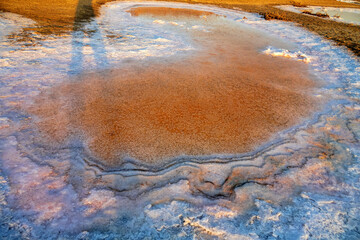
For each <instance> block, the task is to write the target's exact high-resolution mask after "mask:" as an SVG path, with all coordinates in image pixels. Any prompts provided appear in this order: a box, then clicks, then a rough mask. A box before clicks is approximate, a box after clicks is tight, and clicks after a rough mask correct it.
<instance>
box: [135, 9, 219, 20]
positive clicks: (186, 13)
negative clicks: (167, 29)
mask: <svg viewBox="0 0 360 240" xmlns="http://www.w3.org/2000/svg"><path fill="white" fill-rule="evenodd" d="M128 12H129V13H130V14H131V16H134V17H137V16H156V17H171V18H173V17H186V18H192V17H196V18H199V17H203V16H210V15H215V14H214V13H212V12H206V11H200V10H194V9H186V8H168V7H136V8H131V9H130V10H128Z"/></svg>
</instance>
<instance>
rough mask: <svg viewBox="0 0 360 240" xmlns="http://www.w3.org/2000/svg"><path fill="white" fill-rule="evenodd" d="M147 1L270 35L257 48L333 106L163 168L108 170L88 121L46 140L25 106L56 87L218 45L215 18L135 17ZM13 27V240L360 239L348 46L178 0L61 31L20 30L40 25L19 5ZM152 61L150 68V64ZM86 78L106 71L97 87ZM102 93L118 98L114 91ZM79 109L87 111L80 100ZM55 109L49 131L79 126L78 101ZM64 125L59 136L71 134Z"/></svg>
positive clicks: (8, 150) (4, 117) (6, 186)
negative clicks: (312, 84)
mask: <svg viewBox="0 0 360 240" xmlns="http://www.w3.org/2000/svg"><path fill="white" fill-rule="evenodd" d="M139 6H144V7H150V6H156V7H170V8H179V7H181V8H190V9H196V10H201V11H205V12H214V13H215V14H217V15H219V16H225V17H226V18H224V17H223V19H222V21H224V22H226V23H228V24H229V26H233V27H234V28H232V29H242V31H244V32H245V33H248V34H249V35H250V36H259V35H260V36H261V35H263V36H266V37H264V38H263V39H260V40H257V41H256V42H254V46H255V47H254V48H253V49H254V51H255V52H254V53H253V54H258V55H259V57H260V59H261V58H266V59H273V61H274V63H278V64H286V63H287V62H289V64H290V65H292V66H295V67H296V66H300V67H301V66H302V67H301V68H302V71H304V76H306V75H309V76H311V79H314V80H315V81H317V82H318V84H317V85H316V86H317V87H316V88H314V90H313V91H311V92H310V93H308V94H311V95H312V96H313V97H314V98H317V99H319V100H318V101H319V102H321V103H325V105H324V106H323V107H319V109H318V113H315V114H306V115H305V116H303V118H302V121H300V122H297V125H296V126H294V127H290V126H288V127H290V128H288V129H285V130H284V129H283V130H282V131H281V132H279V133H276V134H272V137H271V138H270V139H269V140H268V141H265V142H263V144H262V145H261V146H260V147H257V148H256V149H254V151H252V152H248V153H243V154H236V153H234V154H219V153H218V154H216V155H211V154H210V155H209V154H208V155H197V156H191V155H187V156H180V157H175V158H172V160H171V161H166V162H164V163H163V164H161V165H152V164H143V163H141V162H139V161H136V160H134V159H133V158H123V162H122V163H121V164H119V165H117V166H116V168H111V169H106V168H104V165H103V164H101V162H99V158H97V157H96V156H93V155H92V154H91V149H88V146H87V144H86V138H84V137H81V136H85V137H86V134H85V135H82V134H83V133H82V132H80V133H79V132H76V131H78V130H76V126H75V129H74V128H71V129H70V130H69V131H70V132H71V131H72V132H74V133H76V134H75V135H74V136H75V137H72V138H70V139H69V140H68V141H66V142H61V141H60V144H53V143H52V142H51V141H48V140H47V139H46V141H44V139H43V136H44V135H42V132H41V128H37V127H34V126H36V124H35V125H34V123H37V122H39V121H41V118H39V116H41V115H33V114H30V113H29V112H28V111H26V108H25V107H24V106H29V105H33V104H34V103H35V104H36V99H39V94H40V93H41V92H43V93H42V94H44V92H45V93H49V92H50V93H51V91H54V90H53V89H54V86H55V89H57V88H58V89H59V92H60V93H63V91H61V89H62V88H64V87H63V86H64V85H63V84H64V83H66V84H70V86H71V85H73V86H78V88H75V89H76V90H79V89H80V90H81V87H82V86H84V88H85V89H87V88H86V87H87V86H93V87H94V86H95V87H94V88H93V89H94V90H95V91H96V92H97V93H99V91H100V90H101V89H103V90H104V88H103V87H105V83H104V84H102V82H101V81H106V79H109V78H110V79H116V76H119V75H120V73H119V72H117V71H118V70H119V69H122V67H123V66H129V65H132V66H133V67H134V68H135V70H131V71H135V72H136V71H139V72H140V73H142V72H144V71H143V69H142V68H144V67H146V66H150V67H151V66H154V65H152V64H154V63H160V64H161V65H162V66H163V64H164V63H167V64H169V63H171V61H175V62H176V61H179V59H180V60H182V59H187V58H188V57H189V56H194V54H195V55H196V54H197V53H199V52H200V53H201V51H203V50H204V49H206V48H204V44H203V42H196V41H195V40H196V38H194V37H193V36H194V35H195V36H200V37H201V36H209V35H207V34H210V36H211V34H212V31H213V32H214V31H216V28H214V25H211V24H212V23H209V22H207V21H211V20H207V21H204V19H202V20H200V21H199V20H198V19H192V18H191V19H184V18H183V17H182V16H180V17H179V16H178V17H176V18H175V19H167V17H165V18H160V17H159V18H156V19H154V17H153V16H148V17H132V16H131V14H130V13H129V12H128V11H129V10H130V9H131V8H134V7H139ZM244 17H245V18H244ZM210 19H211V17H210ZM202 21H203V22H202ZM0 22H1V25H0V26H1V28H2V29H1V34H2V36H1V39H2V40H1V45H0V47H1V68H0V73H1V96H2V97H1V100H0V103H1V119H0V120H1V127H0V134H1V174H2V176H3V177H2V178H1V181H0V204H1V205H0V206H1V212H0V214H1V219H2V220H1V221H2V224H1V231H0V233H1V234H2V235H1V237H2V238H9V239H15V238H31V239H40V238H43V239H49V238H50V239H51V238H65V239H73V238H75V237H77V238H94V239H96V238H108V239H115V238H119V237H121V238H130V239H131V238H132V239H142V238H144V237H149V238H156V239H161V238H166V239H168V238H180V239H192V238H194V237H195V238H207V237H208V238H209V237H212V238H234V239H239V238H240V239H241V238H244V239H264V238H266V237H269V238H276V237H279V238H280V239H300V238H307V237H308V238H327V239H329V238H346V239H356V238H358V237H359V234H358V228H359V225H358V221H357V219H358V218H359V210H358V209H359V204H358V201H357V199H358V197H359V195H360V194H359V193H360V192H359V172H360V168H359V166H360V165H359V136H360V129H359V115H360V105H359V97H360V96H359V87H360V85H359V82H358V79H359V76H360V64H359V62H358V59H357V58H356V57H354V56H352V55H351V54H350V53H349V52H347V51H346V50H345V49H341V48H338V47H336V46H334V45H332V44H331V43H329V42H328V41H326V40H323V39H321V38H319V37H318V36H315V35H313V34H311V33H309V32H307V31H305V30H302V29H299V28H297V27H295V26H294V25H292V24H289V23H282V22H278V21H271V22H269V21H265V20H263V19H261V18H259V17H257V16H256V15H252V14H248V13H243V12H239V11H232V10H225V9H220V8H215V7H208V6H202V5H186V4H177V3H152V2H146V3H134V2H125V3H124V2H121V3H116V2H115V3H111V4H107V5H104V6H103V7H102V9H101V15H100V16H99V17H97V18H95V19H93V18H89V19H88V21H85V22H83V23H81V24H80V25H79V27H78V28H76V29H75V31H74V32H73V33H71V34H64V35H61V36H58V35H56V36H55V35H50V36H44V35H39V34H38V33H36V32H32V31H31V30H25V32H22V33H21V34H20V33H19V32H20V31H21V29H22V27H26V26H28V25H31V24H33V22H31V21H30V20H27V19H24V18H22V17H20V16H17V15H13V14H9V13H1V15H0ZM234 34H235V33H234ZM24 36H25V37H24ZM235 36H236V34H235ZM194 39H195V40H194ZM199 39H202V38H199ZM210 46H211V44H210ZM226 46H231V44H230V43H228V45H226ZM240 50H241V49H240ZM240 50H239V51H240ZM225 53H226V51H225ZM226 56H227V55H226ZM230 56H231V55H230ZM164 59H165V60H164ZM166 59H171V61H169V60H166ZM174 59H175V60H174ZM220 59H221V58H220ZM225 59H226V58H225ZM215 60H219V59H215ZM245 60H246V59H245ZM138 62H142V63H147V65H144V66H142V68H139V67H138V66H137V63H138ZM269 64H270V63H269ZM155 66H158V65H155ZM110 69H112V70H110ZM114 69H117V70H116V71H114ZM127 69H128V68H127ZM180 69H182V68H180ZM249 69H251V68H248V69H245V70H249ZM106 70H110V72H111V73H107V72H106ZM167 71H168V70H167ZM172 71H174V70H172ZM279 71H280V70H279ZM164 72H165V73H166V71H164ZM84 73H86V75H82V74H84ZM175 73H176V71H175ZM234 73H237V72H236V71H235V72H234ZM286 73H287V72H286V71H284V72H283V74H286ZM99 75H100V76H104V77H103V78H100V77H98V76H99ZM79 76H95V77H96V78H95V80H96V81H95V82H97V85H94V84H90V83H91V81H89V82H90V83H89V82H88V81H87V78H86V77H85V78H84V77H79ZM249 77H251V75H249ZM127 79H129V78H127ZM300 79H301V78H300ZM92 81H93V80H92ZM114 81H115V80H112V81H109V82H107V83H106V84H109V86H110V88H105V90H106V92H109V91H111V90H114V88H113V86H114V85H112V84H111V83H112V82H114ZM116 81H117V80H116ZM292 81H294V80H292ZM89 84H90V85H89ZM57 86H59V87H57ZM65 86H66V85H65ZM222 87H223V86H222ZM294 88H296V85H294ZM219 89H223V88H219ZM140 90H141V88H140ZM190 90H191V89H190ZM142 91H143V90H142ZM190 92H191V91H190ZM75 93H76V91H75ZM100 93H101V92H100ZM57 94H58V93H57V91H54V94H53V95H51V94H49V95H46V94H45V96H46V98H45V100H47V101H46V102H44V104H43V105H46V104H47V103H49V102H51V101H55V102H57V101H58V100H57V99H60V100H63V101H64V102H72V101H73V102H76V101H78V99H79V96H81V95H79V94H70V95H69V94H58V95H60V96H57ZM40 96H41V95H40ZM99 96H109V95H108V94H104V95H102V94H100V95H99ZM95 99H96V98H95ZM102 99H103V100H104V102H105V103H107V102H109V105H110V107H111V106H112V102H111V101H112V100H111V99H109V98H104V97H102ZM50 100H51V101H50ZM40 101H41V98H40ZM60 102H61V101H60ZM39 106H42V104H41V102H40V104H39ZM52 106H55V107H53V109H51V107H52ZM72 107H73V108H71V109H74V110H75V111H74V112H75V113H76V109H77V108H78V105H76V104H75V105H72ZM90 107H91V106H90ZM49 108H50V110H52V111H50V110H49V111H46V113H47V114H48V117H50V118H51V117H52V116H54V115H56V114H60V116H59V117H56V118H53V120H52V121H49V122H48V123H47V124H48V125H50V127H49V128H45V129H50V130H51V129H53V128H52V126H53V125H59V126H63V125H65V126H66V125H67V122H66V121H65V122H64V121H63V120H66V119H67V116H66V115H61V114H64V113H66V112H67V109H66V105H60V106H57V105H56V104H55V105H50V106H49ZM64 109H65V110H66V111H62V110H64ZM90 109H91V108H90ZM102 109H104V108H102ZM102 109H100V110H99V111H101V110H102ZM105 109H106V108H105ZM208 109H209V108H208ZM208 109H207V110H208ZM285 112H286V111H285ZM91 113H92V114H93V115H96V114H97V112H96V111H91ZM288 114H290V113H289V112H288ZM99 115H100V114H99ZM95 119H96V118H95ZM90 124H93V125H94V126H95V125H96V122H90ZM259 127H260V126H259ZM56 129H57V128H55V130H56ZM60 129H63V128H60ZM55 130H54V131H53V132H50V136H51V133H52V134H54V136H57V135H58V134H60V135H61V134H62V133H63V132H62V131H59V132H56V131H55ZM39 131H40V132H39ZM85 132H86V131H85ZM45 135H49V132H46V131H45ZM76 136H80V137H76ZM50 139H54V137H53V138H50ZM147 141H150V142H151V140H147ZM153 141H154V142H156V139H154V140H153ZM165 142H166V141H165ZM89 153H90V154H89ZM304 216H306V217H304ZM289 223H291V224H289Z"/></svg>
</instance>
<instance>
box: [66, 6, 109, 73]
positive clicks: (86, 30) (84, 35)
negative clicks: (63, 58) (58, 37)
mask: <svg viewBox="0 0 360 240" xmlns="http://www.w3.org/2000/svg"><path fill="white" fill-rule="evenodd" d="M86 39H88V40H87V41H86V42H85V40H86ZM86 46H90V48H91V49H92V52H93V53H92V54H93V57H94V60H95V63H96V67H97V68H98V69H105V68H107V66H108V60H107V54H106V49H105V46H104V40H103V37H102V35H101V32H100V29H99V26H98V24H97V22H96V19H95V12H94V9H93V7H92V0H79V2H78V4H77V7H76V12H75V19H74V26H73V31H72V42H71V47H72V52H71V62H70V67H69V75H74V74H80V73H82V72H83V70H84V68H85V67H86V66H85V65H84V64H85V62H84V55H85V54H84V48H85V47H86Z"/></svg>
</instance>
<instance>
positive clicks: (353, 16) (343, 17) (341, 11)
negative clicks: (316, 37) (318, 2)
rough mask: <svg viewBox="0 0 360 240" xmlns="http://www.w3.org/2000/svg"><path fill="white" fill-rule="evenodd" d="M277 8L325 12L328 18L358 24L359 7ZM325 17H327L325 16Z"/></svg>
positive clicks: (359, 23)
mask: <svg viewBox="0 0 360 240" xmlns="http://www.w3.org/2000/svg"><path fill="white" fill-rule="evenodd" d="M278 8H280V9H282V10H286V11H290V12H296V13H302V12H303V11H310V12H311V13H312V14H316V13H321V14H327V15H328V16H329V18H328V19H330V20H334V21H338V22H344V23H351V24H356V25H360V9H355V8H333V7H315V6H309V7H294V6H289V5H285V6H278ZM325 19H327V18H325Z"/></svg>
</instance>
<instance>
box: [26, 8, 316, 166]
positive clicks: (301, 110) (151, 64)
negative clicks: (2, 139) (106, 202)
mask: <svg viewBox="0 0 360 240" xmlns="http://www.w3.org/2000/svg"><path fill="white" fill-rule="evenodd" d="M156 11H158V9H157V10H156ZM213 27H214V29H213V30H212V31H211V32H200V31H198V32H196V33H191V34H192V37H193V39H194V41H195V42H196V44H199V45H200V46H201V47H200V48H201V50H199V51H198V52H196V54H192V55H190V56H182V57H178V58H177V57H168V58H159V59H156V60H154V59H153V60H151V61H149V60H143V61H138V62H130V63H127V64H124V65H123V66H122V68H121V69H117V70H113V71H111V72H108V73H106V74H105V73H98V74H88V75H84V76H82V77H81V79H80V80H79V79H78V80H77V81H73V82H69V83H64V84H63V85H60V86H57V87H55V88H53V89H51V90H50V91H48V92H44V93H42V94H41V95H40V96H38V97H37V99H36V101H35V104H34V105H33V106H31V107H30V108H29V109H28V111H30V112H31V113H33V114H35V115H37V116H38V117H39V119H38V122H37V124H38V126H39V129H40V130H41V131H42V132H43V133H44V134H45V135H46V136H51V138H50V139H52V140H56V141H57V142H62V141H64V140H65V139H66V138H67V137H69V136H71V135H73V134H82V135H83V136H84V137H85V139H86V140H85V142H86V143H87V146H88V148H89V150H90V152H91V153H92V154H94V155H95V156H96V157H97V158H98V159H100V161H102V162H103V164H104V165H108V166H116V165H118V164H121V163H122V162H123V157H125V156H129V157H132V158H136V159H139V160H141V161H143V162H146V163H162V162H164V161H166V160H167V159H169V158H171V157H175V156H178V155H183V154H186V155H207V154H222V153H242V152H246V151H250V150H253V149H254V148H255V147H256V146H258V145H259V144H261V143H264V142H265V141H267V140H268V139H269V138H270V137H271V136H272V135H273V134H274V133H276V132H278V131H280V130H283V129H286V128H289V127H290V126H292V125H294V124H296V123H299V121H301V119H302V118H304V117H307V116H309V114H310V113H311V112H312V111H313V110H314V106H315V104H316V101H315V99H314V98H312V97H311V96H310V95H309V91H311V89H312V88H313V87H315V84H314V82H313V80H312V79H311V78H310V77H309V75H308V73H307V69H306V64H304V63H301V62H296V61H294V60H289V59H282V58H273V57H270V56H267V55H263V54H261V53H259V52H258V48H259V47H260V46H263V45H264V44H267V41H270V40H266V39H259V38H258V39H257V37H258V36H257V35H256V34H254V33H252V32H251V31H246V30H244V29H238V28H236V27H234V26H223V25H222V24H219V25H216V24H214V25H213Z"/></svg>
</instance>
